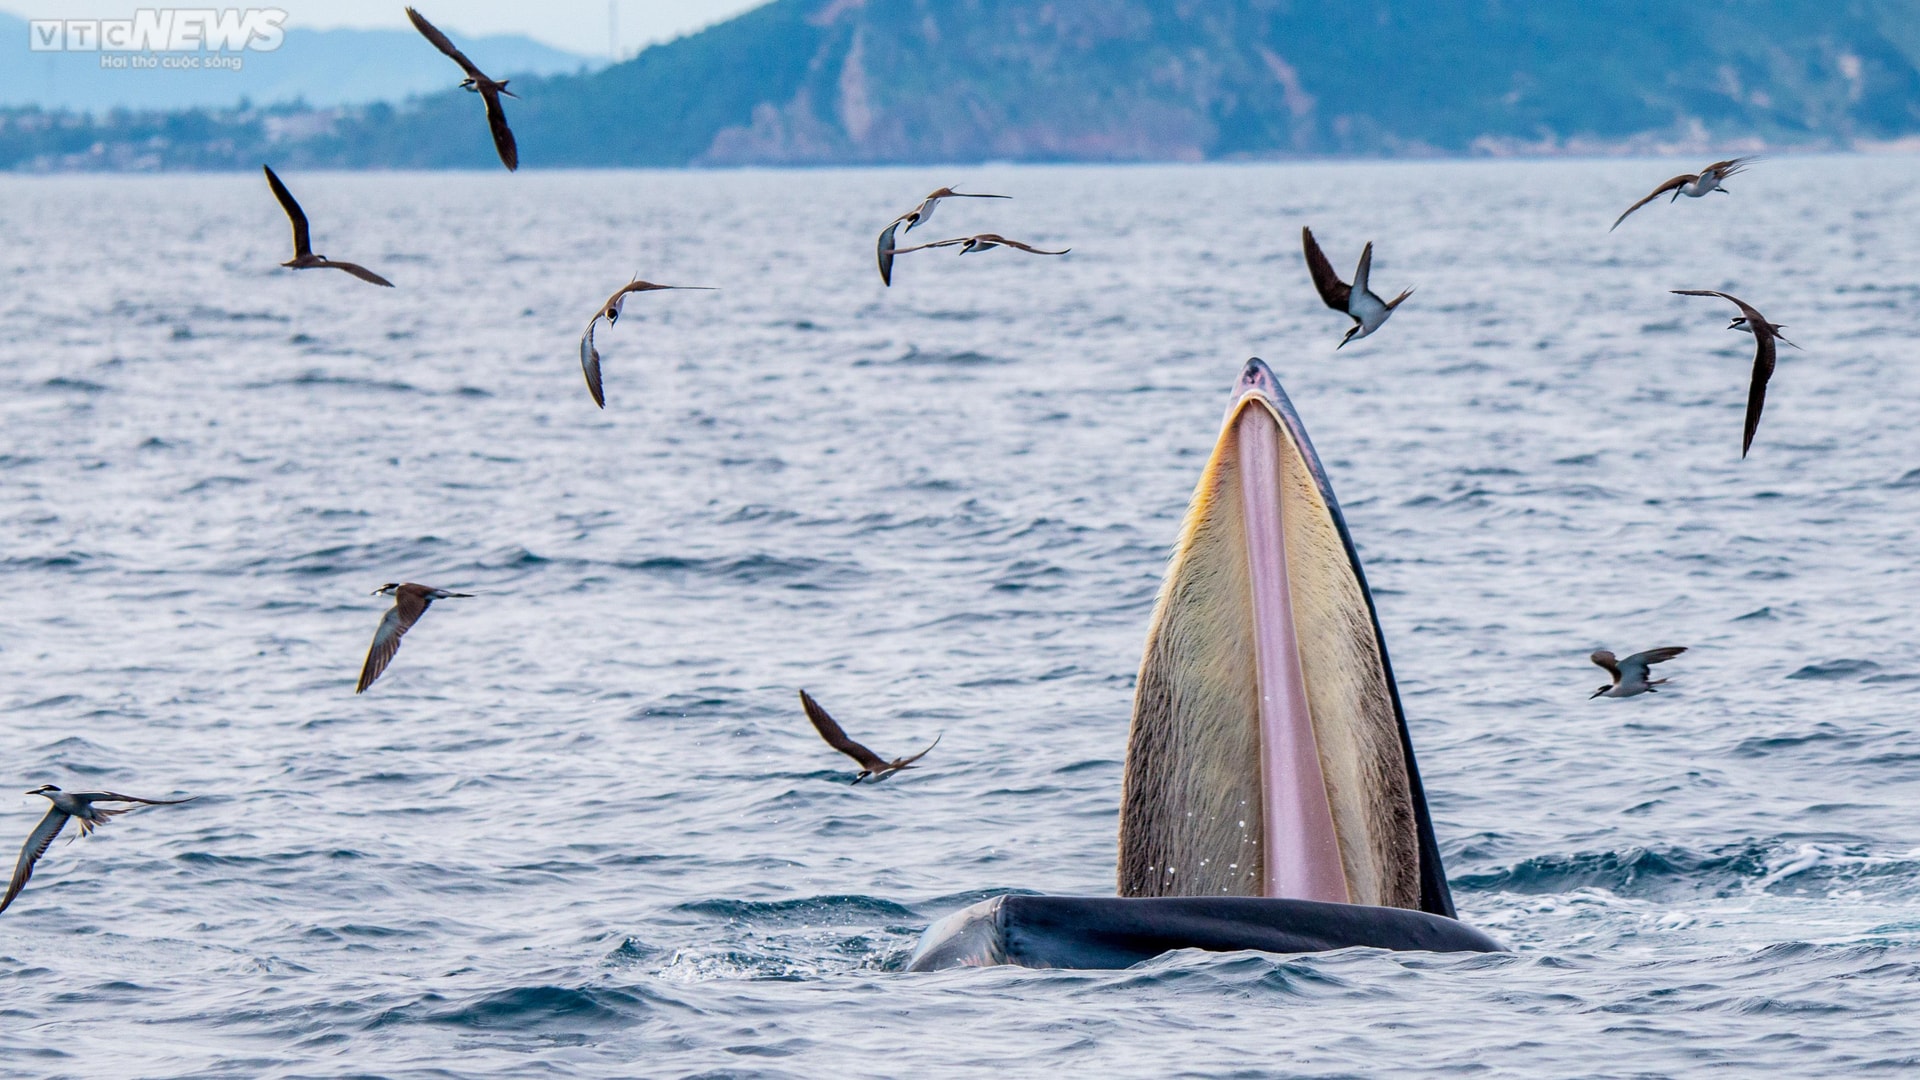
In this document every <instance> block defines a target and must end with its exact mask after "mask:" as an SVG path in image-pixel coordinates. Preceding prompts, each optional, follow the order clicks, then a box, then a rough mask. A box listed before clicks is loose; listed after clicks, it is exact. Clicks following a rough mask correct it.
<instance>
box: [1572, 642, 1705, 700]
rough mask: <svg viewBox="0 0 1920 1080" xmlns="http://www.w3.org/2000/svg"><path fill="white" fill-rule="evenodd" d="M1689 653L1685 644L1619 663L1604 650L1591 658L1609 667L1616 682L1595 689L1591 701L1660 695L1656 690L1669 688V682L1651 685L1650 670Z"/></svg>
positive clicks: (1671, 646)
mask: <svg viewBox="0 0 1920 1080" xmlns="http://www.w3.org/2000/svg"><path fill="white" fill-rule="evenodd" d="M1686 651H1687V647H1686V646H1684V645H1667V646H1664V647H1662V648H1658V649H1648V650H1647V651H1646V652H1637V653H1634V654H1633V655H1632V656H1629V657H1627V658H1626V659H1625V660H1615V659H1614V658H1613V654H1612V653H1610V652H1608V651H1607V650H1605V649H1601V650H1600V651H1599V652H1597V653H1594V654H1593V656H1592V657H1590V659H1591V660H1592V661H1593V662H1594V663H1596V664H1599V665H1600V666H1601V667H1603V668H1606V669H1607V674H1609V675H1612V676H1613V681H1612V682H1611V683H1608V684H1607V685H1606V686H1603V687H1601V688H1600V689H1598V690H1595V691H1594V692H1593V693H1592V694H1591V695H1589V696H1588V697H1587V700H1588V701H1592V700H1593V699H1594V698H1597V697H1632V696H1633V695H1635V694H1652V693H1656V692H1657V691H1655V690H1654V687H1656V686H1663V685H1665V684H1666V681H1667V680H1665V679H1654V680H1653V681H1652V682H1648V681H1647V669H1648V668H1650V667H1652V666H1653V665H1655V664H1661V663H1665V662H1666V661H1668V660H1671V659H1673V658H1674V657H1676V656H1679V655H1680V654H1681V653H1683V652H1686Z"/></svg>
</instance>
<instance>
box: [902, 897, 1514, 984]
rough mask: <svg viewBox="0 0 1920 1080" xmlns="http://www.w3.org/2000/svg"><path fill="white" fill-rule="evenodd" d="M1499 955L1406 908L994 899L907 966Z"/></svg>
mask: <svg viewBox="0 0 1920 1080" xmlns="http://www.w3.org/2000/svg"><path fill="white" fill-rule="evenodd" d="M1348 948H1372V949H1392V950H1396V951H1406V950H1420V951H1424V952H1502V951H1504V950H1503V949H1502V948H1501V946H1500V945H1499V943H1498V942H1496V941H1494V940H1493V939H1492V938H1490V937H1488V936H1487V935H1485V934H1483V933H1481V932H1480V931H1478V930H1475V929H1474V928H1473V927H1471V926H1468V925H1466V924H1465V923H1461V922H1456V921H1454V920H1453V919H1449V918H1447V917H1445V916H1442V915H1431V914H1428V913H1426V912H1423V911H1410V910H1407V909H1405V908H1389V907H1369V906H1363V905H1359V904H1328V903H1322V902H1319V901H1314V900H1275V899H1267V898H1263V897H1210V896H1209V897H1201V896H1196V897H1162V898H1153V899H1129V898H1124V897H1113V896H1021V895H1008V896H996V897H994V898H992V899H990V900H983V901H981V902H980V903H977V904H974V905H973V906H971V907H967V908H962V909H961V910H959V911H956V912H954V913H953V914H951V915H949V916H947V917H946V918H944V919H941V920H940V921H939V922H936V923H934V924H933V925H932V926H930V927H928V928H927V931H926V933H925V934H923V935H922V936H921V938H920V944H919V946H918V947H917V948H915V949H914V951H913V955H912V956H911V957H909V958H908V960H907V964H906V970H908V971H943V970H948V969H951V968H962V967H992V966H996V965H1001V964H1011V965H1014V966H1017V967H1029V968H1106V969H1112V968H1124V967H1131V966H1132V965H1134V964H1137V963H1140V962H1141V961H1144V960H1151V959H1153V958H1154V957H1156V956H1159V955H1161V954H1162V953H1166V952H1171V951H1173V950H1175V949H1202V950H1206V951H1209V952H1239V951H1242V950H1249V949H1251V950H1258V951H1260V952H1271V953H1308V952H1326V951H1329V950H1332V949H1348Z"/></svg>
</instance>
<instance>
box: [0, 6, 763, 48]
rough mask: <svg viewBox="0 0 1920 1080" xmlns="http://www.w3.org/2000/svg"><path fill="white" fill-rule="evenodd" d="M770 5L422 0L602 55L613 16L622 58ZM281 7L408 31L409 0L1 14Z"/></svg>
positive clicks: (307, 21)
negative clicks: (617, 29)
mask: <svg viewBox="0 0 1920 1080" xmlns="http://www.w3.org/2000/svg"><path fill="white" fill-rule="evenodd" d="M766 2H767V0H414V6H416V7H418V8H419V9H420V11H421V12H422V13H423V14H425V15H426V16H427V17H428V18H430V19H432V20H433V21H434V23H435V24H436V25H438V26H439V27H441V28H442V29H444V30H448V31H457V32H461V33H468V34H507V33H517V34H525V35H527V36H528V37H532V38H538V39H539V40H541V41H544V42H546V43H547V44H549V45H555V46H558V47H560V48H562V49H568V50H571V51H573V52H578V53H588V54H591V55H594V56H606V55H607V54H608V43H609V40H610V35H609V34H608V29H609V26H608V11H609V9H610V8H611V9H612V10H613V12H614V14H615V21H616V22H617V24H618V27H619V41H620V50H621V55H623V56H627V55H631V54H633V53H634V52H637V51H638V50H639V49H640V48H641V47H642V46H644V45H647V44H649V43H652V42H655V41H665V40H667V39H668V38H672V37H677V36H679V35H680V34H684V33H686V32H688V31H690V30H698V29H699V28H701V27H703V26H707V25H709V24H711V23H715V22H719V21H720V20H722V19H725V18H727V17H728V16H731V15H737V14H739V13H740V12H742V11H746V10H748V9H749V8H755V7H759V6H760V5H761V4H763V3H766ZM143 7H183V8H227V7H241V8H244V7H261V8H279V9H281V10H283V11H285V12H287V22H286V25H287V28H288V29H292V28H294V27H297V26H306V27H312V28H314V29H323V28H327V27H336V26H358V27H372V26H389V27H405V26H406V25H407V17H406V14H405V11H404V9H405V7H406V0H0V11H6V12H8V13H10V14H14V15H18V16H20V17H21V18H23V19H124V18H128V17H130V13H131V12H132V11H133V10H134V9H135V8H143Z"/></svg>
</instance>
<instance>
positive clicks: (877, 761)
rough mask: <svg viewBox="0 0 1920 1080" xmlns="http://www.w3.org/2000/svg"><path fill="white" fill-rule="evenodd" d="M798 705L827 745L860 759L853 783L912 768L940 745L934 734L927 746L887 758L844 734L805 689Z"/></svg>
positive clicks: (876, 778) (880, 779)
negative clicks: (858, 772)
mask: <svg viewBox="0 0 1920 1080" xmlns="http://www.w3.org/2000/svg"><path fill="white" fill-rule="evenodd" d="M800 706H801V707H802V708H804V709H806V710H807V719H809V720H811V721H813V726H814V730H816V731H818V732H820V737H821V738H822V739H825V740H826V741H827V745H828V746H831V747H833V748H834V749H835V750H838V751H840V752H841V753H843V754H845V755H847V756H848V757H850V758H852V759H853V760H855V761H857V762H859V763H860V775H859V776H856V777H854V778H853V782H854V783H856V784H857V783H859V782H860V781H862V780H865V779H866V778H867V777H869V776H871V777H873V782H874V783H876V784H877V783H879V782H880V781H882V780H885V779H886V778H887V777H889V776H892V775H893V774H894V773H897V772H899V771H900V770H901V769H911V768H913V767H914V765H913V763H914V762H916V761H919V760H920V759H921V758H923V757H926V756H927V754H928V752H929V751H931V750H932V749H933V748H934V747H936V746H939V745H940V736H938V735H935V736H934V737H933V742H932V743H930V744H928V746H927V749H926V750H922V751H920V752H919V753H917V754H915V755H913V756H912V757H904V758H894V759H893V760H892V761H887V760H886V759H884V758H882V757H881V756H880V755H879V754H876V753H874V752H873V751H871V750H869V749H867V748H866V747H864V746H861V745H860V744H859V743H857V742H854V741H853V740H852V739H849V738H847V733H846V732H844V731H842V730H840V725H839V724H838V723H836V722H834V719H833V717H831V716H828V715H827V710H825V709H823V708H821V707H820V703H819V702H817V701H815V700H813V695H812V694H809V693H807V692H806V691H805V690H802V691H800Z"/></svg>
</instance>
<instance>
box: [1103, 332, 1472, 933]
mask: <svg viewBox="0 0 1920 1080" xmlns="http://www.w3.org/2000/svg"><path fill="white" fill-rule="evenodd" d="M1119 885H1120V894H1121V895H1122V896H1220V895H1229V896H1267V897H1278V898H1286V899H1298V900H1322V901H1332V902H1340V903H1354V904H1373V905H1381V906H1391V907H1407V908H1419V909H1423V910H1426V911H1429V912H1433V913H1435V914H1446V915H1450V914H1451V913H1452V904H1451V901H1450V899H1449V898H1448V896H1447V892H1446V884H1445V879H1444V877H1443V876H1442V875H1441V873H1440V867H1439V857H1438V853H1437V851H1436V850H1435V848H1434V844H1433V838H1432V827H1431V825H1430V824H1429V822H1428V820H1427V810H1426V804H1425V798H1424V796H1423V794H1422V792H1421V790H1420V782H1419V774H1418V771H1417V769H1416V768H1415V766H1414V762H1413V755H1412V751H1411V748H1410V746H1409V744H1408V742H1407V738H1406V732H1405V722H1404V720H1403V718H1402V716H1401V710H1400V704H1399V697H1398V694H1397V692H1396V690H1395V688H1394V685H1393V675H1392V672H1391V669H1390V668H1389V666H1388V663H1387V658H1386V649H1385V647H1384V644H1383V643H1382V641H1381V637H1380V632H1379V627H1378V623H1377V621H1376V619H1375V617H1374V611H1373V603H1372V599H1371V597H1370V596H1369V595H1368V592H1367V587H1366V580H1365V578H1364V576H1363V575H1362V573H1361V570H1360V564H1359V560H1358V558H1357V557H1356V556H1355V553H1354V551H1353V546H1352V542H1351V540H1350V539H1349V537H1348V535H1347V530H1346V524H1345V521H1344V519H1343V518H1342V517H1341V514H1340V510H1339V504H1338V503H1337V502H1336V501H1335V499H1334V497H1333V491H1332V488H1331V487H1330V486H1329V485H1328V483H1327V479H1326V474H1325V472H1324V470H1323V469H1322V468H1321V465H1320V460H1319V458H1318V456H1317V455H1316V454H1315V453H1314V450H1313V446H1312V444H1311V443H1310V442H1308V440H1307V437H1306V432H1305V429H1304V428H1303V427H1302V426H1301V424H1300V420H1299V417H1298V416H1297V415H1296V414H1295V413H1294V411H1293V406H1292V404H1291V403H1290V402H1289V401H1288V400H1287V397H1286V394H1285V393H1284V391H1282V390H1281V388H1280V385H1279V382H1278V380H1276V379H1275V378H1274V376H1273V373H1272V372H1271V371H1270V370H1269V369H1268V368H1267V366H1266V365H1265V364H1263V363H1261V362H1260V361H1258V360H1253V361H1250V362H1248V364H1247V366H1246V368H1245V370H1244V371H1243V372H1242V374H1241V377H1240V380H1239V382H1238V384H1237V385H1236V386H1235V388H1234V396H1233V399H1232V403H1231V404H1230V406H1229V408H1228V410H1227V417H1226V422H1225V424H1224V425H1223V426H1222V429H1221V433H1220V438H1219V440H1218V442H1217V443H1216V444H1215V446H1214V451H1213V455H1212V457H1211V458H1210V459H1209V461H1208V462H1207V467H1206V471H1205V472H1204V473H1203V474H1202V475H1201V478H1200V483H1199V486H1198V487H1197V488H1196V490H1195V492H1194V496H1193V502H1192V505H1191V506H1190V508H1189V510H1188V513H1187V519H1186V522H1185V524H1184V526H1183V527H1182V529H1181V535H1180V541H1179V545H1178V547H1177V548H1176V550H1175V553H1174V556H1173V559H1172V562H1171V564H1170V565H1169V567H1168V570H1167V577H1166V581H1165V584H1164V585H1163V586H1162V588H1161V592H1160V599H1159V603H1158V605H1157V606H1156V608H1155V611H1154V616H1153V622H1152V625H1151V627H1150V629H1149V631H1148V637H1147V648H1146V655H1145V657H1144V659H1143V660H1142V663H1141V669H1140V682H1139V687H1138V690H1137V692H1136V696H1135V700H1134V716H1133V727H1132V733H1131V736H1130V739H1129V743H1128V748H1127V767H1126V787H1125V791H1124V793H1123V795H1122V800H1121V825H1120V859H1119Z"/></svg>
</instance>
